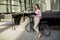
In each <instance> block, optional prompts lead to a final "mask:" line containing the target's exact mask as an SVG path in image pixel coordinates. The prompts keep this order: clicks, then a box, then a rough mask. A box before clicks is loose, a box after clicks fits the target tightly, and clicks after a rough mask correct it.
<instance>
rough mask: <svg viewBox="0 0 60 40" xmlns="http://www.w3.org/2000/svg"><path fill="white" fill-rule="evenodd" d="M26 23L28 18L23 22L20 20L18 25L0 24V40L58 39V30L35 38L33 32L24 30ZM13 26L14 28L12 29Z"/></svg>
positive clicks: (59, 38)
mask: <svg viewBox="0 0 60 40" xmlns="http://www.w3.org/2000/svg"><path fill="white" fill-rule="evenodd" d="M5 23H6V22H5ZM8 23H11V22H8ZM8 23H7V24H8ZM27 23H28V20H27V19H26V20H25V22H22V23H21V24H20V25H15V26H6V25H5V26H0V40H60V30H51V33H50V36H44V35H42V37H41V38H39V39H38V38H36V37H35V32H31V33H29V32H27V31H26V30H25V26H26V24H27ZM2 24H3V23H2ZM0 25H1V23H0ZM13 27H15V28H16V29H12V28H13Z"/></svg>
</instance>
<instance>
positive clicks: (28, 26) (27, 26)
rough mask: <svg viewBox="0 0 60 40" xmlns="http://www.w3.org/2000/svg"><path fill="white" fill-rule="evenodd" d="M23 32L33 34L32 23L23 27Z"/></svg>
mask: <svg viewBox="0 0 60 40" xmlns="http://www.w3.org/2000/svg"><path fill="white" fill-rule="evenodd" d="M25 30H26V31H27V32H33V30H34V29H33V23H28V24H27V25H26V27H25Z"/></svg>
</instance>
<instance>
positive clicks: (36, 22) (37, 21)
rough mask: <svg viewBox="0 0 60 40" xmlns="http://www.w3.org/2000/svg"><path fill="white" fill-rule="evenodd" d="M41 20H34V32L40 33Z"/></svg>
mask: <svg viewBox="0 0 60 40" xmlns="http://www.w3.org/2000/svg"><path fill="white" fill-rule="evenodd" d="M39 22H40V20H38V19H36V18H34V30H35V31H36V32H37V33H39V28H38V24H39Z"/></svg>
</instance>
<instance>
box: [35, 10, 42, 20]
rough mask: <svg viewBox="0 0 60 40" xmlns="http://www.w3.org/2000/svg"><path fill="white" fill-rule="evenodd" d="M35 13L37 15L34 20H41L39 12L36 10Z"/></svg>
mask: <svg viewBox="0 0 60 40" xmlns="http://www.w3.org/2000/svg"><path fill="white" fill-rule="evenodd" d="M35 13H36V14H37V15H36V16H35V18H36V19H41V17H42V13H41V11H40V10H39V9H38V10H36V11H35Z"/></svg>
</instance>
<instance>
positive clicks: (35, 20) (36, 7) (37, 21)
mask: <svg viewBox="0 0 60 40" xmlns="http://www.w3.org/2000/svg"><path fill="white" fill-rule="evenodd" d="M35 13H36V14H37V15H33V16H34V30H35V31H36V37H38V38H39V37H41V32H39V28H38V24H39V22H40V19H41V16H42V15H41V11H40V8H39V5H38V4H35Z"/></svg>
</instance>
